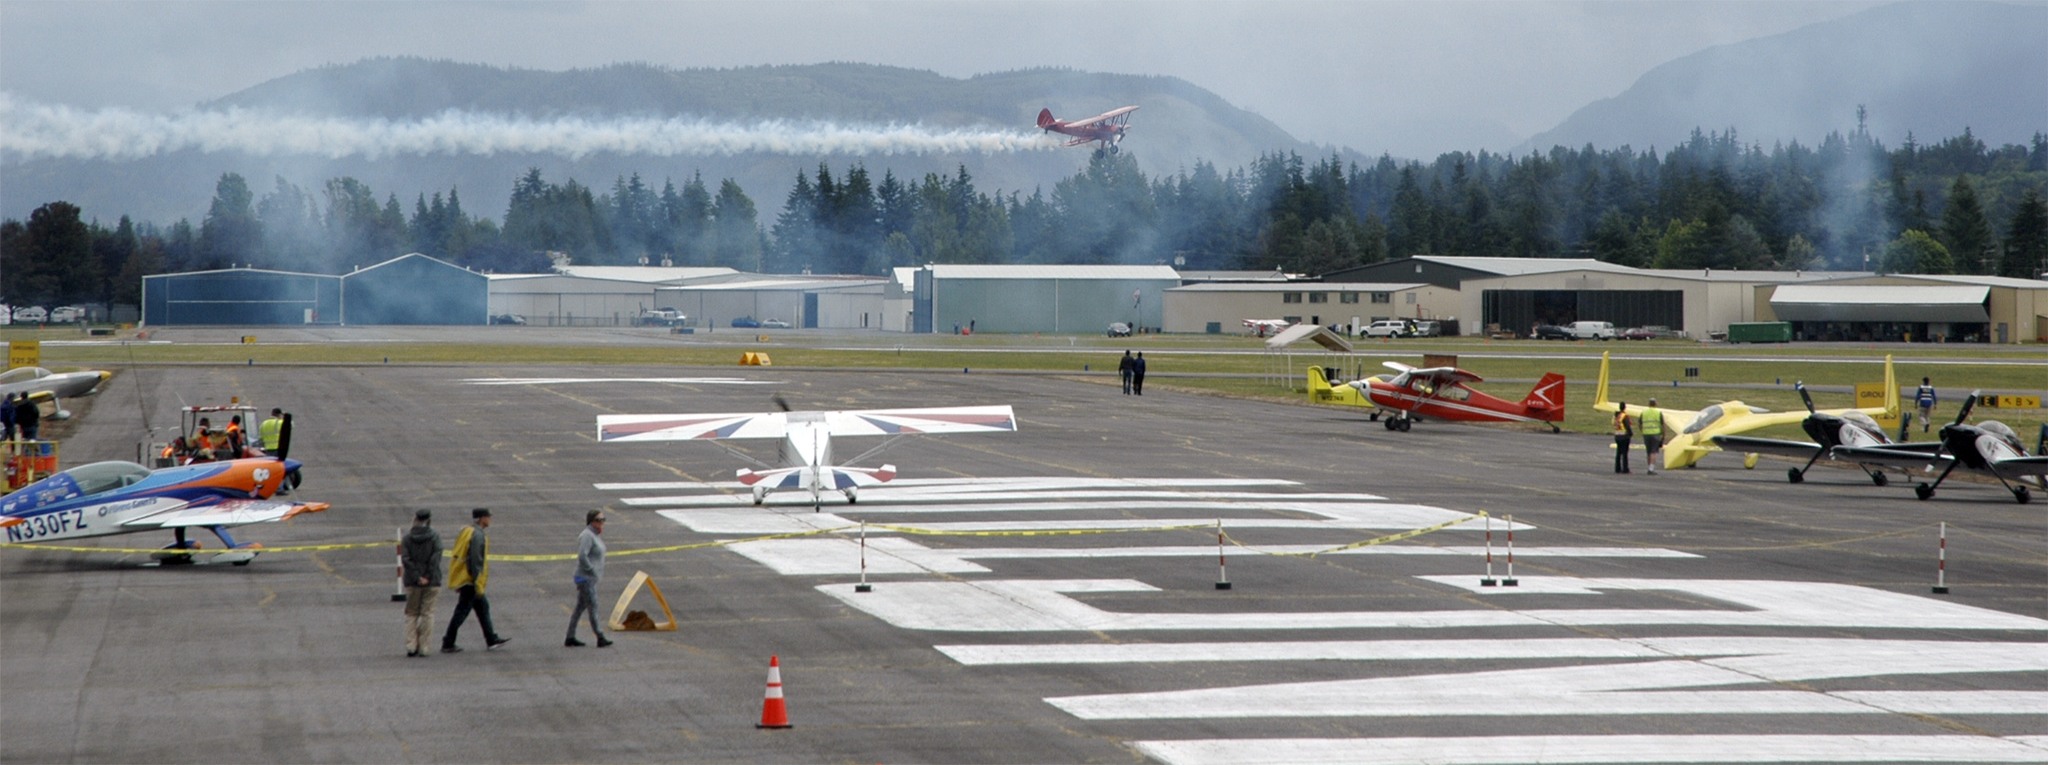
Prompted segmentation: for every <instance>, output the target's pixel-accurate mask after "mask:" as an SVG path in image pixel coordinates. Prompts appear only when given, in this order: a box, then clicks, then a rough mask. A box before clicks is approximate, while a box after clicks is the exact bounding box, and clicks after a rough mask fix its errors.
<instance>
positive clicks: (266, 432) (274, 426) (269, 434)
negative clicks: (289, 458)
mask: <svg viewBox="0 0 2048 765" xmlns="http://www.w3.org/2000/svg"><path fill="white" fill-rule="evenodd" d="M283 429H284V410H283V409H278V408H275V407H273V408H271V410H270V419H267V420H264V421H263V424H262V425H259V426H257V429H256V434H257V435H259V436H262V437H263V451H266V452H271V453H275V452H276V451H277V437H278V432H279V431H281V430H283Z"/></svg>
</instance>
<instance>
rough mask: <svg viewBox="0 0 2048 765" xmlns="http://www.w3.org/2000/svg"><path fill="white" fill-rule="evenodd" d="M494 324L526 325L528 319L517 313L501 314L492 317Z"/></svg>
mask: <svg viewBox="0 0 2048 765" xmlns="http://www.w3.org/2000/svg"><path fill="white" fill-rule="evenodd" d="M491 323H492V324H525V323H526V317H524V316H520V315H519V314H516V313H501V314H498V315H496V316H492V317H491Z"/></svg>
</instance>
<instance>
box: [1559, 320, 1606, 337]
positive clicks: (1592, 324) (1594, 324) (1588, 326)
mask: <svg viewBox="0 0 2048 765" xmlns="http://www.w3.org/2000/svg"><path fill="white" fill-rule="evenodd" d="M1565 331H1567V332H1570V333H1571V335H1572V339H1574V340H1613V339H1614V323H1613V322H1606V321H1575V322H1572V323H1571V326H1568V327H1565Z"/></svg>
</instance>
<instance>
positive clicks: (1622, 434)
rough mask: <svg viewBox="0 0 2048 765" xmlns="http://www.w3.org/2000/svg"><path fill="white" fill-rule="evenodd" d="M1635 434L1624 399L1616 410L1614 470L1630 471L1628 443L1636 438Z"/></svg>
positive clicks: (1618, 471) (1619, 471) (1620, 471)
mask: <svg viewBox="0 0 2048 765" xmlns="http://www.w3.org/2000/svg"><path fill="white" fill-rule="evenodd" d="M1635 434H1636V428H1635V425H1634V423H1631V422H1630V421H1629V417H1628V402H1626V401H1623V402H1621V405H1620V407H1619V408H1617V409H1615V410H1614V472H1616V473H1626V472H1628V445H1629V442H1630V441H1633V440H1635Z"/></svg>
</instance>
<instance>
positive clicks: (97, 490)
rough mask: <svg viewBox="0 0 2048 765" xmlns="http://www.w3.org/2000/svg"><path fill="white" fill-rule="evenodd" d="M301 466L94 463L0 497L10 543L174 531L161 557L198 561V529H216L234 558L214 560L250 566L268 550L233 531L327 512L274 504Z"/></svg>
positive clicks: (253, 461) (308, 505)
mask: <svg viewBox="0 0 2048 765" xmlns="http://www.w3.org/2000/svg"><path fill="white" fill-rule="evenodd" d="M299 468H300V463H299V461H298V460H288V459H282V458H278V457H269V456H265V457H248V458H244V459H235V460H222V461H219V462H200V463H194V464H190V465H180V466H177V467H168V468H160V469H156V470H151V469H149V468H146V467H143V466H141V465H138V464H135V463H133V462H121V461H112V462H94V463H91V464H86V465H80V466H78V467H74V468H71V469H69V470H64V471H61V472H58V473H55V474H53V475H51V476H50V477H48V478H44V479H42V480H40V481H37V482H35V483H32V484H29V485H28V486H25V487H22V489H21V490H20V491H16V492H14V493H13V494H9V495H7V496H6V497H4V498H0V528H5V529H6V530H7V541H8V542H9V543H23V542H54V541H59V540H68V539H83V538H86V537H98V536H107V535H111V534H134V533H138V532H144V531H165V530H168V531H170V532H172V533H173V534H175V535H176V542H175V543H173V544H172V545H170V546H169V547H166V548H164V549H165V552H164V553H159V554H158V555H157V557H158V558H159V559H160V560H162V561H163V562H165V563H191V562H192V553H191V552H189V551H191V550H197V549H199V547H200V545H199V544H198V542H196V541H191V542H188V541H187V540H186V539H185V530H186V529H189V528H193V527H198V528H203V529H206V530H208V531H212V532H213V534H214V536H217V537H220V541H221V543H222V544H224V545H226V546H227V549H228V552H227V553H224V554H222V555H220V556H216V557H215V558H214V559H213V561H212V562H215V563H233V564H235V565H238V566H240V565H247V564H248V562H249V561H250V560H253V559H254V558H255V557H256V553H258V552H260V551H261V550H262V546H261V545H257V544H249V545H243V544H238V543H236V542H235V540H234V538H233V537H231V536H229V535H228V528H230V527H233V526H243V525H248V524H252V523H269V522H272V521H281V520H285V519H287V518H291V517H294V516H297V515H300V514H302V513H317V512H320V511H322V510H326V509H327V506H328V505H327V503H325V502H294V501H287V500H278V499H272V497H273V496H275V495H276V494H277V493H278V492H279V491H280V490H283V489H285V488H286V487H292V488H296V487H297V486H298V485H299V482H300V480H301V479H300V476H299Z"/></svg>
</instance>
